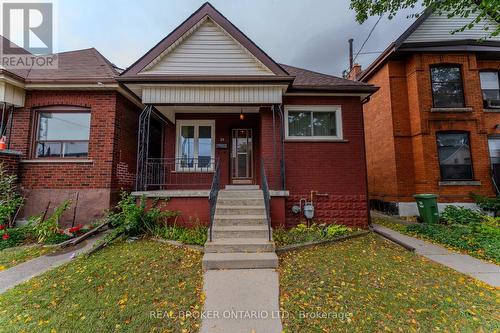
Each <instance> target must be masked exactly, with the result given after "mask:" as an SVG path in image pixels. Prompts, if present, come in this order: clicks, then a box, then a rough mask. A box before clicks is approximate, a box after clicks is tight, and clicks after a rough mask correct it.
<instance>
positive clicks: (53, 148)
mask: <svg viewBox="0 0 500 333" xmlns="http://www.w3.org/2000/svg"><path fill="white" fill-rule="evenodd" d="M37 119H38V123H37V133H36V140H35V149H34V151H35V157H57V158H76V157H87V156H88V152H89V135H90V112H64V111H57V112H45V111H44V112H38V113H37Z"/></svg>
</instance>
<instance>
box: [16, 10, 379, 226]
mask: <svg viewBox="0 0 500 333" xmlns="http://www.w3.org/2000/svg"><path fill="white" fill-rule="evenodd" d="M59 63H60V68H59V70H58V71H54V72H52V73H50V72H45V73H41V71H38V73H36V74H37V75H39V76H43V80H47V83H34V78H30V76H29V75H28V77H27V78H25V79H24V80H25V82H24V84H25V89H26V101H25V103H24V105H23V107H21V108H17V109H15V110H14V112H13V115H14V117H13V129H12V135H11V141H12V142H11V147H10V148H11V149H15V150H18V151H20V152H21V153H22V154H23V157H22V160H21V163H20V165H21V166H20V169H21V171H20V181H21V185H22V187H23V189H24V190H25V191H26V193H28V199H30V198H33V199H34V201H35V202H31V201H30V200H29V203H28V205H27V208H26V209H25V212H24V216H28V215H29V214H32V213H35V212H38V211H40V210H42V209H43V208H44V206H45V205H46V204H47V201H48V200H51V201H53V203H56V202H60V201H61V200H62V199H63V198H66V197H71V198H75V195H76V193H80V194H79V207H85V208H84V209H85V210H86V211H85V213H84V212H82V213H81V214H80V215H78V218H77V220H78V221H82V220H85V218H92V216H95V215H98V213H99V212H100V211H102V210H104V208H107V207H109V204H110V203H111V202H113V199H114V198H115V196H114V195H115V194H116V193H117V191H118V190H119V189H120V188H125V189H131V188H132V186H133V185H134V184H135V188H136V190H137V191H136V192H135V195H146V196H147V197H148V198H151V200H152V201H153V199H156V198H168V199H169V200H168V201H165V202H166V206H165V207H166V208H167V209H170V210H179V211H181V212H182V216H181V217H180V218H179V219H178V223H183V224H192V223H195V222H200V223H204V224H207V223H209V220H210V210H209V208H210V205H209V200H208V199H209V194H210V189H212V190H213V189H214V184H216V183H217V184H218V185H219V187H220V188H224V187H225V186H226V185H229V184H254V185H259V186H261V187H264V186H265V184H266V183H265V182H263V179H264V178H263V176H264V175H265V176H266V178H267V181H268V182H267V184H268V185H269V189H270V191H269V194H270V195H271V198H272V199H271V202H270V204H271V207H270V211H271V218H272V223H273V224H274V225H277V224H281V225H284V224H286V225H295V224H297V223H299V221H301V220H304V217H303V215H302V213H293V212H292V206H294V205H302V206H303V204H304V200H306V201H307V202H310V201H313V205H314V207H315V218H314V220H315V221H317V222H325V223H333V222H337V223H344V224H347V225H351V226H357V227H367V224H368V202H367V188H366V168H365V159H364V158H365V155H364V132H363V114H362V104H361V102H362V101H363V100H365V99H366V98H367V97H368V96H370V94H372V93H373V92H374V91H376V89H377V88H375V87H374V86H373V85H371V84H365V83H361V82H354V81H350V80H345V79H342V78H338V77H334V76H330V75H325V74H320V73H316V72H312V71H308V70H305V69H300V68H296V67H291V66H286V65H280V64H278V63H276V62H275V61H274V60H273V59H271V58H270V57H269V56H268V55H267V54H265V53H264V52H263V51H262V50H261V49H260V48H258V47H257V46H256V45H255V44H254V43H253V42H252V41H251V40H249V39H248V38H247V37H246V36H245V35H244V34H243V33H242V32H241V31H240V30H238V29H237V28H236V27H235V26H234V25H233V24H232V23H231V22H229V21H228V20H227V19H226V18H225V17H224V16H223V15H222V14H220V13H219V12H218V11H217V10H215V9H214V8H213V7H212V6H211V5H210V4H208V3H207V4H205V5H203V6H202V7H201V8H200V9H199V10H198V11H196V12H195V13H194V14H193V15H191V16H190V17H189V18H188V19H187V20H186V21H185V22H184V23H182V24H181V25H180V26H179V27H178V28H176V29H175V30H174V31H173V32H172V33H170V34H169V35H168V36H167V37H166V38H165V39H163V40H162V41H160V42H159V43H158V44H157V45H156V46H155V47H153V48H152V49H151V50H150V51H148V52H147V53H146V54H145V55H144V56H143V57H141V58H140V59H139V60H137V61H136V62H135V63H134V64H132V65H131V66H130V67H129V68H127V69H126V70H125V71H124V72H123V73H120V74H119V73H118V72H116V71H115V69H114V68H113V67H112V65H111V64H110V63H109V62H108V61H107V60H105V59H104V58H103V57H102V56H101V55H100V54H98V53H97V51H95V50H93V49H91V50H83V51H76V52H68V53H64V54H61V58H60V59H59ZM65 64H68V66H69V67H66V66H65ZM69 64H71V65H69ZM70 67H71V68H70ZM84 74H88V75H90V78H87V81H86V82H85V83H84V84H86V86H85V88H84V89H80V88H79V87H80V86H79V85H80V84H82V83H80V82H78V83H77V82H76V79H73V81H72V80H71V76H78V75H82V76H83V75H84ZM66 75H69V77H67V76H66ZM97 82H100V83H97ZM46 85H47V86H46ZM48 85H51V86H50V87H49V86H48ZM138 105H142V108H143V110H142V112H141V113H140V114H139V112H138V111H139V109H138V108H137V106H138ZM64 110H68V112H72V113H73V114H79V115H80V116H78V117H70V118H67V119H59V121H58V122H57V123H54V124H53V126H54V127H56V126H60V127H61V129H60V130H59V131H58V135H59V136H61V137H63V139H61V140H62V141H59V146H57V145H56V144H55V145H54V146H51V144H52V143H51V141H50V140H46V137H47V136H49V137H50V135H51V134H50V132H51V130H50V124H51V123H50V122H51V118H50V116H49V117H45V116H44V115H45V114H49V115H50V114H51V113H52V112H53V113H54V114H55V113H57V112H60V111H64ZM89 111H90V118H89V117H88V115H89V113H88V112H89ZM85 112H87V113H85ZM85 115H87V116H85ZM46 118H47V119H46ZM58 118H61V117H58ZM37 119H42V121H41V122H40V120H38V121H37ZM40 124H41V125H40ZM47 124H48V125H47ZM64 124H65V125H64ZM40 126H41V129H40ZM82 126H83V127H85V126H86V127H85V128H86V129H87V132H82V133H80V131H78V130H76V129H77V128H82ZM47 127H48V132H49V134H47V133H45V132H44V131H45V130H46V128H47ZM36 133H38V135H39V136H40V135H41V136H42V137H43V138H42V139H43V140H41V139H37V137H36ZM84 134H85V135H86V136H85V135H84ZM80 136H81V137H80ZM44 140H45V141H44ZM40 141H43V142H42V143H40ZM61 142H62V143H61ZM87 142H88V143H87ZM56 143H57V142H56ZM87 145H88V146H87ZM62 146H64V147H65V149H69V151H70V153H71V154H69V155H70V156H61V155H59V156H53V155H56V154H58V152H59V150H58V149H59V148H58V147H62ZM87 147H88V148H87ZM48 148H50V149H51V151H50V153H49V152H48ZM49 155H52V156H49ZM262 166H265V168H262ZM264 169H265V170H264ZM82 210H83V208H82Z"/></svg>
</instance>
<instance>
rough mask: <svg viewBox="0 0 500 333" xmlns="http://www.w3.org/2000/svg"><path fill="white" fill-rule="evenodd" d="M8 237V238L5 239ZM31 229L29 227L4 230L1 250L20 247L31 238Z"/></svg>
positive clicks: (1, 233)
mask: <svg viewBox="0 0 500 333" xmlns="http://www.w3.org/2000/svg"><path fill="white" fill-rule="evenodd" d="M4 235H8V236H7V237H5V238H4V237H3V236H4ZM30 236H31V229H30V228H29V227H28V226H22V227H17V228H9V229H3V230H1V231H0V250H4V249H6V248H9V247H14V246H19V245H21V244H23V243H25V242H26V241H27V240H28V239H30V238H31V237H30Z"/></svg>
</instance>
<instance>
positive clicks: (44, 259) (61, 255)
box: [0, 233, 105, 293]
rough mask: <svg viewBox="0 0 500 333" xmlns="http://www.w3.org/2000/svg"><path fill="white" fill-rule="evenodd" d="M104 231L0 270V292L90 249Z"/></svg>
mask: <svg viewBox="0 0 500 333" xmlns="http://www.w3.org/2000/svg"><path fill="white" fill-rule="evenodd" d="M104 235H105V233H100V234H99V235H97V236H94V237H92V238H90V239H87V240H85V241H83V242H81V243H80V244H78V245H76V246H74V247H68V248H67V249H63V250H61V251H58V252H55V253H53V254H47V255H44V256H41V257H38V258H34V259H31V260H29V261H26V262H23V263H22V264H19V265H17V266H14V267H11V268H9V269H6V270H4V271H1V272H0V293H3V292H4V291H6V290H8V289H10V288H13V287H15V286H17V285H18V284H20V283H22V282H24V281H27V280H29V279H31V278H33V277H35V276H37V275H40V274H43V273H45V272H46V271H48V270H50V269H52V268H54V267H57V266H59V265H62V264H64V263H67V262H68V261H71V260H72V259H73V258H74V257H76V256H77V255H79V254H81V253H85V252H87V251H89V250H90V249H92V247H93V246H94V244H95V243H96V242H97V241H98V240H100V239H102V238H103V237H104Z"/></svg>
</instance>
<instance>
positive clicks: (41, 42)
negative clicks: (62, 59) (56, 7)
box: [2, 2, 53, 54]
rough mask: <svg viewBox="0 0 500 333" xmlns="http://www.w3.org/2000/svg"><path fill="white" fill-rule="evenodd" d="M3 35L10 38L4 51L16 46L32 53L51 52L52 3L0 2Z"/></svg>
mask: <svg viewBox="0 0 500 333" xmlns="http://www.w3.org/2000/svg"><path fill="white" fill-rule="evenodd" d="M2 7H3V8H2V14H3V15H2V19H3V20H2V21H3V22H2V29H3V36H4V37H5V38H7V39H8V40H10V42H11V43H10V45H8V46H7V47H5V46H4V53H11V54H12V53H14V54H15V53H18V52H15V48H17V47H16V46H20V47H22V48H24V49H25V50H26V51H28V52H30V53H32V54H50V53H52V52H53V33H52V32H53V24H52V22H53V16H52V13H53V11H52V9H53V6H52V3H50V2H49V3H47V2H46V3H16V2H3V3H2Z"/></svg>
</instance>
